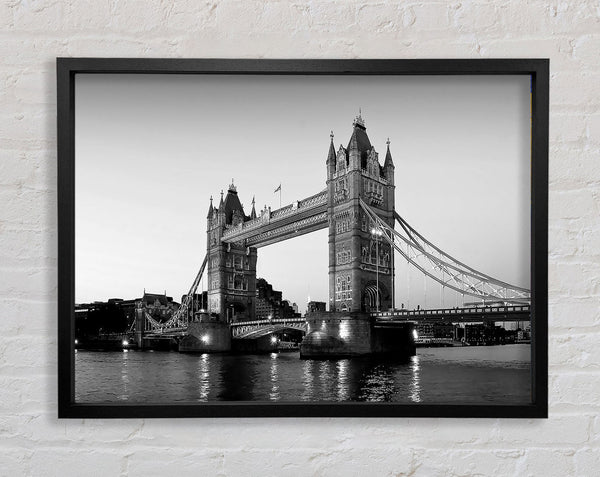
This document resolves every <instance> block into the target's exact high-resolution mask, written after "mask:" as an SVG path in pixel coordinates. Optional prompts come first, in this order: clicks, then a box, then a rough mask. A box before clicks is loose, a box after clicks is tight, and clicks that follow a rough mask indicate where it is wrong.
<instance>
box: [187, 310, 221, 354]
mask: <svg viewBox="0 0 600 477" xmlns="http://www.w3.org/2000/svg"><path fill="white" fill-rule="evenodd" d="M226 351H231V331H230V329H229V325H228V324H227V323H223V322H221V321H218V320H215V319H210V318H209V317H208V315H207V316H206V317H203V318H202V319H201V320H200V321H197V322H191V323H189V325H188V333H187V335H186V336H184V337H183V338H182V339H181V341H180V342H179V352H180V353H220V352H226Z"/></svg>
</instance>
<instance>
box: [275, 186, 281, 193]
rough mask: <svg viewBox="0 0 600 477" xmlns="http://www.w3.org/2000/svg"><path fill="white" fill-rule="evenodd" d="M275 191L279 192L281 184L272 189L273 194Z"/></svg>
mask: <svg viewBox="0 0 600 477" xmlns="http://www.w3.org/2000/svg"><path fill="white" fill-rule="evenodd" d="M275 192H281V184H279V185H278V186H277V189H275V190H274V191H273V194H274V193H275Z"/></svg>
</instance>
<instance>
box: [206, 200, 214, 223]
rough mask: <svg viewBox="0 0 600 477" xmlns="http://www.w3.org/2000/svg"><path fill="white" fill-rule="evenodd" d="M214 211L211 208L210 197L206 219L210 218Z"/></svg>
mask: <svg viewBox="0 0 600 477" xmlns="http://www.w3.org/2000/svg"><path fill="white" fill-rule="evenodd" d="M213 211H214V207H213V203H212V195H211V196H210V206H209V207H208V215H207V218H210V217H211V216H212V214H213Z"/></svg>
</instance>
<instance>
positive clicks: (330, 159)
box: [327, 131, 335, 164]
mask: <svg viewBox="0 0 600 477" xmlns="http://www.w3.org/2000/svg"><path fill="white" fill-rule="evenodd" d="M329 137H330V138H331V142H330V143H329V153H328V154H327V164H329V163H330V162H335V146H334V145H333V131H331V134H330V135H329Z"/></svg>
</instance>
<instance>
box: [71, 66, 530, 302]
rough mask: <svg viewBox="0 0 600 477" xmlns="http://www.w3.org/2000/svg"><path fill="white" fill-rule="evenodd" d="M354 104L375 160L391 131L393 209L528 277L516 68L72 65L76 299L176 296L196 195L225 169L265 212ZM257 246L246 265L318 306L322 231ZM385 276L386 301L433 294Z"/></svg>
mask: <svg viewBox="0 0 600 477" xmlns="http://www.w3.org/2000/svg"><path fill="white" fill-rule="evenodd" d="M359 108H362V116H363V118H364V120H365V122H366V126H367V134H368V135H369V138H370V140H371V143H372V144H373V145H374V147H375V149H376V150H377V151H378V152H379V154H380V160H381V161H382V162H383V158H384V157H385V147H386V145H385V142H386V139H387V138H388V137H389V138H390V141H391V152H392V156H393V159H394V163H395V166H396V176H395V177H396V210H397V211H398V212H399V213H400V215H402V216H403V217H404V218H405V219H406V220H407V221H408V222H409V223H410V224H411V225H412V226H413V227H414V228H415V229H417V230H418V231H419V232H420V233H422V234H423V235H424V236H425V237H427V238H428V239H430V240H431V241H432V242H433V243H435V244H436V245H438V246H440V247H441V248H443V249H444V250H445V251H446V252H448V253H450V254H451V255H453V256H455V257H456V258H458V259H459V260H461V261H463V262H465V263H467V264H468V265H470V266H473V267H475V268H477V269H479V270H480V271H482V272H484V273H486V274H488V275H492V276H494V277H496V278H498V279H501V280H504V281H508V282H509V283H512V284H515V285H519V286H525V287H529V281H530V278H529V276H530V274H529V266H530V263H529V262H530V258H529V246H530V245H529V237H530V235H529V223H530V217H529V214H530V186H529V183H530V97H529V77H528V76H438V77H359V76H350V77H339V76H338V77H307V76H202V75H186V76H183V75H182V76H174V75H135V76H134V75H78V76H77V80H76V128H75V130H76V289H75V292H76V301H77V302H86V301H93V300H106V299H108V298H110V297H121V298H135V297H139V296H141V294H142V293H143V290H144V288H145V289H146V290H147V291H149V292H155V293H162V292H163V291H165V290H166V292H167V294H168V295H170V296H173V297H175V299H176V300H179V299H180V298H181V295H182V294H184V293H186V292H187V291H188V289H189V286H190V285H191V283H192V281H193V279H194V277H195V275H196V273H197V270H198V268H199V266H200V264H201V262H202V259H203V257H204V255H205V253H206V214H207V210H208V205H209V197H210V196H211V195H212V196H213V197H214V198H215V201H216V202H217V203H218V200H219V194H220V191H221V189H223V190H224V191H225V192H226V191H227V187H228V185H229V184H230V183H231V180H232V179H234V180H235V184H236V186H237V189H238V193H239V196H240V200H241V201H242V203H243V205H244V210H245V212H246V213H247V214H249V213H250V203H251V201H252V197H253V196H256V203H257V209H260V208H262V207H263V206H264V205H265V204H266V205H269V206H271V208H272V209H275V208H277V207H279V194H274V193H273V191H274V190H275V188H276V187H277V186H278V185H279V183H281V184H282V200H283V204H284V205H285V204H287V203H290V202H292V201H293V200H297V199H301V198H304V197H307V196H309V195H312V194H314V193H316V192H318V191H320V190H322V189H323V188H324V187H325V180H326V167H325V160H326V158H327V152H328V149H329V140H330V139H329V134H330V131H331V130H333V131H334V134H335V138H334V141H335V145H336V149H337V148H338V147H339V145H340V144H343V145H344V146H346V145H347V143H348V140H349V138H350V135H351V132H352V121H353V119H354V117H355V116H356V115H357V114H358V110H359ZM258 257H259V258H258V272H257V273H258V276H262V277H264V278H266V279H267V280H268V281H269V282H271V283H272V284H273V286H274V287H275V288H276V289H279V290H282V291H283V294H284V298H286V299H289V300H290V301H292V302H297V303H298V305H299V306H300V309H301V310H303V309H304V308H305V305H306V301H307V298H308V296H309V295H310V298H311V299H313V300H321V301H328V290H327V283H328V280H327V267H328V263H327V260H328V258H327V257H328V251H327V231H326V230H321V231H319V232H315V233H312V234H308V235H305V236H303V237H298V238H295V239H292V240H288V241H285V242H281V243H279V244H275V245H270V246H268V247H264V248H260V249H259V250H258ZM397 260H398V262H401V261H400V260H399V259H397ZM396 276H397V283H396V295H397V300H396V302H397V304H400V303H401V302H404V303H409V304H411V306H412V305H414V306H416V303H419V304H420V305H421V306H422V307H423V306H428V307H433V306H437V305H439V304H440V301H441V296H440V288H439V286H438V285H436V284H434V283H433V282H427V283H426V284H425V283H424V279H423V278H422V277H421V276H419V275H417V274H412V273H407V269H406V265H403V264H401V263H399V264H398V266H397V274H396ZM407 280H409V281H410V285H409V286H407ZM202 283H203V285H204V284H205V283H206V280H203V282H202ZM409 290H410V296H409ZM450 296H451V295H448V294H446V295H445V300H446V303H445V304H446V305H449V304H451V305H452V306H454V301H451V300H453V298H449V297H450Z"/></svg>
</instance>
